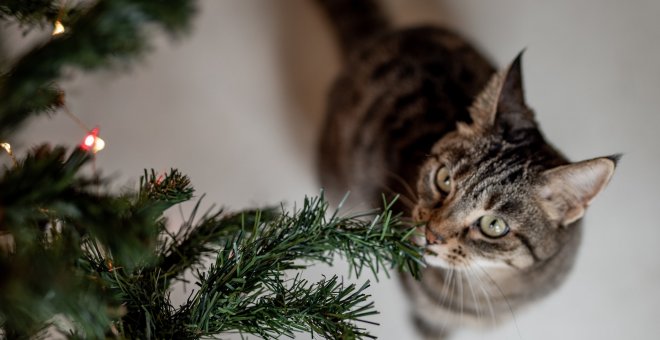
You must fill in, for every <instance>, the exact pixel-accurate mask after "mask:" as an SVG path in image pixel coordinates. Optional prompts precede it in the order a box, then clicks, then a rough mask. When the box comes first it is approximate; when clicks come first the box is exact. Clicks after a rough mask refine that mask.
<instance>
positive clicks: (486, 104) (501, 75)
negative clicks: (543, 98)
mask: <svg viewBox="0 0 660 340" xmlns="http://www.w3.org/2000/svg"><path fill="white" fill-rule="evenodd" d="M523 52H524V50H523V51H521V52H520V53H519V54H518V56H517V57H516V58H515V59H514V60H513V62H512V63H511V65H510V66H509V67H508V68H507V69H506V71H503V72H498V73H496V74H494V75H493V77H492V78H491V80H490V82H489V83H488V85H486V87H485V88H484V89H483V91H481V93H480V94H479V96H478V97H477V98H476V99H475V101H474V103H473V104H472V107H470V115H471V118H472V121H473V122H474V124H475V126H476V127H479V128H483V129H488V130H490V129H492V128H496V129H498V130H499V131H500V132H501V133H503V134H505V137H506V135H507V134H513V133H514V132H517V131H520V130H526V129H529V128H535V127H536V123H535V121H534V114H533V113H532V110H530V109H529V108H528V107H527V104H526V103H525V93H524V90H523V77H522V56H523Z"/></svg>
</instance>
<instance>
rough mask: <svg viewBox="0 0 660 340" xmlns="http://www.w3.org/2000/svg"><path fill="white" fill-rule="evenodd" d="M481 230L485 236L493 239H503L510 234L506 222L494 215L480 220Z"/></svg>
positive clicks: (485, 216)
mask: <svg viewBox="0 0 660 340" xmlns="http://www.w3.org/2000/svg"><path fill="white" fill-rule="evenodd" d="M479 228H480V229H481V232H482V233H483V234H484V235H486V236H488V237H492V238H497V237H502V236H504V235H506V234H507V233H508V232H509V226H508V225H507V224H506V222H504V220H503V219H501V218H499V217H497V216H493V215H484V216H482V217H481V218H480V219H479Z"/></svg>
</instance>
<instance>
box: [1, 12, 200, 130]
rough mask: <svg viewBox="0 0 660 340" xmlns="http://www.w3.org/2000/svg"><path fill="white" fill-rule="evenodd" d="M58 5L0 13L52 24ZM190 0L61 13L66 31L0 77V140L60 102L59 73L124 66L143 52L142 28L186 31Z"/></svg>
mask: <svg viewBox="0 0 660 340" xmlns="http://www.w3.org/2000/svg"><path fill="white" fill-rule="evenodd" d="M56 3H57V4H59V3H60V2H59V1H50V2H47V1H37V0H29V1H22V0H21V1H6V2H5V3H3V4H0V14H2V15H3V16H5V17H6V16H9V15H13V16H15V17H16V18H17V20H20V21H22V22H24V23H35V22H43V21H47V20H49V21H52V19H53V18H52V17H53V11H54V9H53V7H54V5H53V4H56ZM193 4H194V2H193V1H192V0H168V1H153V0H99V1H96V2H95V3H94V4H93V5H92V6H91V7H89V8H85V7H83V6H84V4H82V5H79V6H78V7H75V8H71V9H67V10H66V11H64V13H63V14H62V18H63V22H64V24H65V25H66V27H67V32H66V33H64V34H61V35H58V36H56V37H53V38H51V39H49V40H48V41H46V42H44V43H43V44H41V45H38V46H37V47H36V48H34V49H33V50H31V51H29V52H28V53H27V54H26V55H24V56H23V57H21V59H20V60H19V61H18V62H17V63H16V64H15V65H13V67H12V68H11V70H10V71H9V72H8V73H7V74H4V75H2V76H0V103H2V105H1V106H0V139H4V137H6V136H7V134H8V133H10V132H12V131H14V130H15V129H16V128H17V127H18V126H20V124H21V123H22V122H23V121H24V120H25V119H27V118H28V117H29V116H30V115H34V114H40V113H44V112H49V111H52V110H54V109H56V108H58V107H59V106H60V105H61V103H62V100H63V98H62V93H61V92H60V91H59V90H58V89H57V87H56V86H55V85H54V82H55V81H57V80H58V78H59V77H60V76H61V74H62V72H63V70H64V68H71V67H73V68H80V69H83V70H95V69H99V68H104V67H110V66H113V65H116V64H118V63H122V64H126V63H128V62H130V61H132V60H134V59H136V58H137V57H139V56H141V55H142V53H143V52H144V51H146V50H147V49H148V47H149V44H148V43H147V36H146V31H145V30H144V29H143V26H145V25H148V24H155V25H158V26H160V27H161V28H163V29H164V30H165V31H166V32H168V33H169V34H170V35H175V36H176V35H178V34H180V33H182V32H185V31H186V30H187V29H188V28H189V24H190V20H189V19H190V18H191V14H192V13H193V12H194V5H193Z"/></svg>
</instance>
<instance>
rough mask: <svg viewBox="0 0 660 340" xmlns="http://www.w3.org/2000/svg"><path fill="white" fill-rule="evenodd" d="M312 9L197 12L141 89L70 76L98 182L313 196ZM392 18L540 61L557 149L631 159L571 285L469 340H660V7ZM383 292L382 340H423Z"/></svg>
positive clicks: (320, 67)
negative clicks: (93, 129) (97, 144)
mask: <svg viewBox="0 0 660 340" xmlns="http://www.w3.org/2000/svg"><path fill="white" fill-rule="evenodd" d="M310 2H311V1H308V0H281V1H267V0H261V1H258V0H249V1H248V0H240V1H239V0H234V1H229V0H225V1H212V0H206V1H201V11H200V16H199V18H198V19H197V21H196V25H195V26H196V27H195V30H194V33H193V34H192V36H190V37H188V38H187V39H185V40H182V41H180V42H177V43H170V42H168V41H167V40H165V39H162V38H159V39H158V41H157V44H156V45H157V48H156V51H155V53H153V54H151V55H149V56H148V57H147V58H146V59H145V60H144V61H143V62H142V63H140V64H139V65H136V66H135V67H134V68H133V70H132V71H131V72H130V73H128V74H127V73H116V72H105V73H97V74H93V75H88V76H82V77H81V76H72V77H71V79H70V80H69V81H67V82H66V89H67V93H68V102H69V106H70V108H71V109H72V110H73V111H74V112H75V113H76V114H77V115H78V116H80V117H81V118H82V119H83V120H84V121H85V122H87V123H88V124H89V125H94V124H98V125H99V126H100V127H101V136H102V137H103V138H104V139H105V140H106V141H107V143H108V144H107V147H106V149H105V150H104V151H102V153H100V154H99V156H98V166H99V167H100V168H101V169H103V170H104V173H106V174H111V175H114V176H115V177H116V179H117V181H116V182H117V183H121V184H125V183H135V181H136V179H137V178H138V177H139V175H140V174H141V171H142V169H143V168H155V169H157V170H165V169H168V168H169V167H176V168H179V169H180V170H182V171H183V172H185V173H187V174H188V175H190V176H191V178H192V181H193V184H194V185H195V186H196V187H197V190H198V193H199V194H201V193H207V198H206V202H207V203H209V204H210V203H211V202H216V203H220V204H222V205H225V206H227V207H230V208H232V209H240V208H243V207H249V206H255V205H263V204H269V203H276V202H279V201H287V202H294V201H296V200H300V199H301V198H302V197H303V195H305V194H315V193H317V191H318V189H319V188H318V184H317V182H316V180H315V174H314V168H313V151H314V140H315V138H316V130H317V127H318V124H319V123H318V122H319V117H320V115H321V114H322V111H323V109H322V108H323V105H324V104H323V98H324V94H325V91H326V88H327V86H328V85H329V83H330V81H331V79H332V77H333V75H334V74H335V73H336V71H337V70H338V67H339V66H338V61H337V58H336V53H337V51H336V50H335V47H334V45H333V40H332V38H331V36H330V34H329V32H328V31H327V28H326V27H325V26H324V25H325V22H324V21H322V18H321V16H320V14H319V13H318V12H317V11H316V8H315V7H313V6H312V5H311V4H310ZM390 3H391V4H390V5H391V6H390V7H391V8H392V9H393V10H394V11H395V12H396V17H397V20H398V21H399V22H402V23H412V22H420V20H422V19H423V20H427V21H429V20H431V21H438V20H439V19H438V18H443V19H442V20H441V21H444V22H449V23H450V24H451V25H452V27H455V28H457V29H458V30H459V31H460V32H462V33H463V34H465V35H467V36H468V37H470V38H471V39H472V40H473V41H474V42H475V43H476V44H477V45H478V46H480V47H481V48H482V50H483V51H485V52H486V53H487V54H488V55H490V56H492V58H493V59H494V60H495V61H496V62H497V63H498V65H500V66H504V65H506V64H507V63H508V62H509V61H510V60H511V59H512V58H513V56H515V55H516V54H517V52H518V51H519V50H520V49H522V48H523V47H527V52H526V55H525V60H524V72H525V76H526V78H525V81H526V85H527V96H528V102H529V103H530V104H531V105H532V106H533V107H534V108H535V109H536V112H537V117H538V120H539V121H540V123H541V126H542V128H543V130H544V131H545V133H546V136H547V137H548V138H549V140H550V141H552V142H553V143H554V144H555V145H557V146H558V147H559V149H561V150H562V151H564V152H565V153H566V154H567V155H568V156H569V157H571V158H572V159H573V160H580V159H585V158H590V157H595V156H600V155H607V154H612V153H616V152H624V153H625V156H624V157H623V159H622V161H621V163H620V166H619V168H618V169H617V173H616V175H615V176H614V179H613V181H612V183H611V184H610V186H609V187H608V188H607V190H605V192H604V193H602V194H601V195H600V196H599V197H598V198H597V199H596V200H595V202H594V204H593V206H592V207H591V208H590V211H589V212H588V214H587V218H586V228H585V230H586V235H585V241H584V244H583V247H582V250H581V253H580V257H579V261H578V263H577V267H576V269H575V271H574V273H573V274H572V275H571V277H570V279H569V280H568V282H567V283H566V285H564V286H563V287H562V288H561V289H560V291H558V292H557V293H556V294H554V295H552V296H551V297H550V298H548V299H547V300H545V301H544V302H542V303H540V304H537V305H535V306H534V307H533V308H530V309H529V310H528V311H523V312H520V313H517V314H516V320H517V322H516V323H515V324H514V323H510V324H508V325H505V326H503V327H501V328H499V329H498V330H496V331H494V332H492V333H482V332H461V334H459V336H458V337H457V339H486V338H488V339H650V338H656V337H657V336H658V334H660V323H659V322H658V319H657V314H655V313H656V311H657V309H658V307H660V290H658V287H660V247H659V246H658V245H657V242H658V240H660V226H659V225H658V221H657V216H656V215H655V214H656V212H657V211H658V210H656V209H660V204H659V203H660V199H659V198H658V197H660V195H658V193H659V192H660V181H659V180H658V177H657V176H658V175H659V174H660V157H659V156H660V151H658V150H659V149H658V146H659V142H660V137H659V136H658V132H657V130H658V128H660V114H658V112H657V111H658V107H660V92H659V90H660V62H659V61H660V44H659V43H658V42H659V41H660V21H658V20H657V18H658V14H660V2H658V1H654V0H633V1H615V0H578V1H573V0H561V1H558V0H557V1H542V0H534V1H529V0H499V1H477V0H460V1H459V0H451V1H449V0H448V1H445V2H443V3H442V4H436V3H431V2H424V1H420V0H416V1H407V2H404V1H390ZM21 137H22V138H21V139H20V140H17V141H15V143H14V144H15V145H17V146H18V150H17V151H18V152H19V153H20V152H21V150H25V148H26V147H28V146H30V145H33V144H36V143H38V142H41V141H51V142H57V143H65V144H69V145H74V144H75V143H77V142H79V140H80V139H81V138H82V133H81V131H80V130H79V129H78V128H77V127H76V126H75V125H74V124H73V123H72V122H71V121H70V120H69V119H67V118H66V116H64V115H57V116H55V117H54V118H53V119H50V120H48V119H41V120H35V121H33V122H32V123H31V124H30V125H29V127H28V128H27V129H26V130H25V133H23V134H22V136H21ZM174 215H178V213H175V214H174ZM320 272H326V273H328V272H330V270H328V269H325V268H318V269H316V273H317V274H318V273H320ZM332 272H337V273H343V272H344V269H343V267H339V268H338V269H335V270H334V271H332ZM310 275H314V274H310ZM371 292H372V293H373V295H374V299H375V302H376V305H377V307H378V308H379V309H380V310H381V311H382V314H381V315H380V316H379V317H377V318H374V320H376V321H379V322H381V323H382V325H381V326H380V327H377V328H373V332H374V333H375V334H376V335H378V336H379V337H380V338H382V339H408V338H411V337H412V334H413V333H412V331H411V329H410V327H409V324H408V322H407V321H408V319H407V314H406V309H407V306H406V304H405V300H404V298H403V296H402V295H401V293H400V291H399V288H398V286H397V283H396V282H394V281H385V282H382V283H381V284H379V285H377V286H376V287H375V288H373V289H372V291H371ZM516 325H517V326H516ZM302 337H303V338H304V336H302Z"/></svg>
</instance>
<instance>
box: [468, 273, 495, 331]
mask: <svg viewBox="0 0 660 340" xmlns="http://www.w3.org/2000/svg"><path fill="white" fill-rule="evenodd" d="M472 273H473V275H474V277H475V278H476V279H477V281H479V286H478V287H479V289H480V290H481V292H482V293H483V295H484V298H485V299H486V304H487V305H488V310H489V312H490V318H491V321H492V325H493V326H495V325H497V319H496V318H495V310H494V309H493V304H492V303H491V296H490V293H488V291H487V290H486V288H485V287H486V286H485V284H484V282H483V280H482V279H481V276H480V275H479V274H478V273H476V272H474V268H472Z"/></svg>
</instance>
